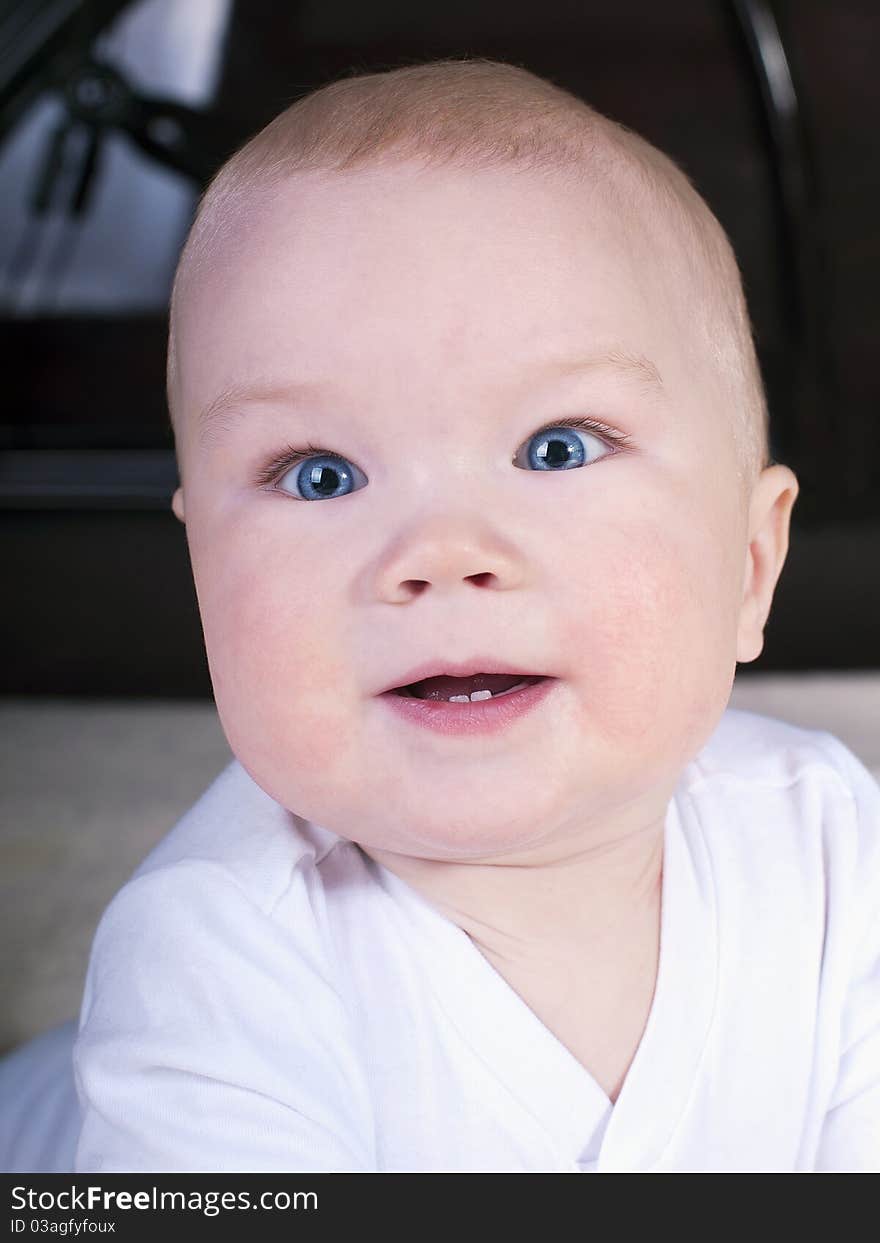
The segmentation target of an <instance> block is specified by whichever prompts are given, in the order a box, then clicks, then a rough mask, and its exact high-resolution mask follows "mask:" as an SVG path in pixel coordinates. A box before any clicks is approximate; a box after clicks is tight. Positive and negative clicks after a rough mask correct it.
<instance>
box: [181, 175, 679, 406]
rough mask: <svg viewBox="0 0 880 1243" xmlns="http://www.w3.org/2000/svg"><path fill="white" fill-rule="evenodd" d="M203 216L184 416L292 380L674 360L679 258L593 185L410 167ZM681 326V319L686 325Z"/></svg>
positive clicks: (410, 378)
mask: <svg viewBox="0 0 880 1243" xmlns="http://www.w3.org/2000/svg"><path fill="white" fill-rule="evenodd" d="M223 212H224V215H223V219H222V221H219V222H216V221H215V222H212V221H210V220H209V221H207V222H205V224H204V230H205V234H206V236H207V237H208V238H209V239H210V238H211V237H213V238H214V239H215V240H214V241H209V243H208V244H207V246H205V247H203V252H202V257H201V259H200V260H199V261H198V263H197V264H195V265H194V272H193V274H192V275H191V276H190V278H189V280H188V281H187V284H186V292H185V295H184V298H183V300H182V308H181V313H180V316H179V341H178V347H179V351H180V354H181V356H182V358H183V360H184V378H185V385H186V393H185V404H186V406H187V407H188V408H189V407H192V406H198V407H199V408H202V407H203V406H204V404H205V403H206V402H209V401H210V400H211V399H212V398H213V397H215V396H216V394H217V393H218V392H220V391H222V390H223V389H225V388H228V387H230V386H234V385H236V384H239V383H242V382H245V381H247V380H248V378H250V377H263V376H267V375H270V374H271V375H278V374H279V371H283V372H284V373H286V374H287V375H289V376H290V378H291V382H293V381H294V379H296V380H297V381H299V382H300V383H302V384H308V383H310V382H320V381H322V380H325V379H327V378H329V377H333V378H334V380H335V381H337V382H344V379H345V377H346V376H349V375H354V376H357V377H358V378H359V379H362V378H364V377H373V378H374V379H375V380H376V382H378V383H390V382H391V381H392V380H394V379H395V378H396V379H397V380H399V381H402V382H404V381H405V382H406V383H415V384H419V383H422V382H424V383H425V384H428V385H429V384H430V383H431V381H432V378H433V380H434V382H435V383H436V382H437V380H438V376H439V375H440V374H443V375H444V376H448V375H449V374H451V373H457V374H460V375H462V376H466V377H467V382H468V383H469V384H472V383H477V384H478V385H479V384H480V383H485V384H487V385H496V384H497V383H498V382H499V380H505V381H508V382H509V381H510V380H511V379H512V377H514V376H515V375H516V373H517V369H518V368H519V366H520V364H521V363H523V364H524V363H526V362H528V360H529V359H535V360H538V359H540V358H542V357H547V358H549V357H551V356H553V355H559V356H560V357H561V356H566V357H569V356H575V355H576V354H578V353H580V354H584V353H595V352H596V351H597V350H601V349H602V348H603V347H609V346H614V347H617V348H620V349H622V350H623V351H624V352H625V353H628V354H630V355H631V356H633V357H646V358H648V359H650V360H652V362H653V363H654V365H655V366H656V367H657V368H659V370H660V372H661V373H662V374H663V375H664V377H665V376H666V374H667V373H668V372H669V371H670V368H672V369H674V368H675V366H676V358H675V354H676V351H675V349H674V348H673V347H674V344H675V342H676V340H677V339H680V337H681V335H682V334H681V332H679V333H678V334H676V333H675V332H674V331H670V329H671V324H672V318H673V317H674V316H675V315H676V313H677V305H676V302H677V299H676V297H675V296H673V295H674V281H673V280H671V279H670V274H671V273H672V271H673V266H674V265H673V264H672V262H671V256H670V253H669V249H670V248H667V251H666V252H664V253H663V254H662V255H661V257H660V259H659V261H658V257H657V247H656V240H654V242H653V244H650V243H649V239H648V238H647V234H646V235H645V236H644V237H643V236H641V235H639V234H634V232H633V230H632V229H631V228H630V227H627V226H626V225H625V224H624V223H623V222H622V221H621V219H620V218H619V216H617V215H616V214H615V212H614V211H613V210H611V209H610V207H609V205H608V204H607V203H606V202H605V200H604V199H603V196H602V194H601V193H600V192H599V191H598V190H597V188H596V187H595V186H593V185H590V184H588V183H587V182H585V181H583V180H582V181H581V182H580V183H575V182H574V181H573V180H572V178H570V177H564V176H561V175H560V176H556V175H552V176H551V175H548V174H546V173H542V174H540V175H538V174H534V173H523V172H520V171H517V170H511V169H503V170H492V171H488V170H481V171H479V172H473V171H463V170H449V169H444V170H438V169H429V170H425V169H423V168H413V167H409V166H403V167H401V166H396V167H394V168H391V169H371V170H364V171H359V172H357V173H351V174H345V175H339V174H326V173H323V174H317V173H309V174H302V175H298V176H296V177H295V178H292V179H290V180H289V181H288V182H286V183H284V184H283V185H282V186H280V187H276V188H274V189H272V190H271V191H266V192H260V193H245V194H244V195H243V196H241V197H240V198H239V199H238V201H236V202H233V203H228V204H227V205H226V206H225V208H224V209H223ZM218 223H219V224H221V225H222V228H221V229H219V230H218V229H217V227H216V226H217V224H218ZM682 327H683V325H682Z"/></svg>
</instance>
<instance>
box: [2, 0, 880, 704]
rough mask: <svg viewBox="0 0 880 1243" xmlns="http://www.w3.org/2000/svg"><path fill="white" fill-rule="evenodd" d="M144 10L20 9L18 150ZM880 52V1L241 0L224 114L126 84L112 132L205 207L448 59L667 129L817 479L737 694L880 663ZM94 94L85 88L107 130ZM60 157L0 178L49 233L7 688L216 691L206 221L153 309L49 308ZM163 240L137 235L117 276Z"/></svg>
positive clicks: (7, 124) (9, 268)
mask: <svg viewBox="0 0 880 1243" xmlns="http://www.w3.org/2000/svg"><path fill="white" fill-rule="evenodd" d="M220 2H221V3H222V0H220ZM180 3H185V0H180ZM137 7H138V6H137V5H134V6H131V5H127V6H126V5H123V4H119V3H117V4H112V3H109V4H107V3H104V4H100V3H99V4H82V3H80V4H75V3H67V4H63V3H54V4H52V3H43V4H39V3H35V4H28V3H17V4H15V5H2V4H0V36H3V38H2V39H0V138H2V140H3V141H4V142H6V143H11V142H12V141H13V140H14V139H15V136H16V134H18V135H19V136H21V134H22V132H23V131H22V127H23V126H25V125H26V124H27V121H28V116H29V115H31V114H32V112H33V110H34V109H35V108H37V107H39V106H40V101H41V100H44V99H45V97H47V96H52V97H53V98H54V99H55V100H57V101H59V102H60V101H62V100H65V99H69V98H70V90H71V83H72V82H79V83H82V81H83V75H86V76H87V75H88V73H89V72H93V71H92V70H90V68H89V58H90V57H91V58H92V60H94V59H95V58H96V56H97V59H99V60H101V59H102V56H101V55H97V53H96V48H100V46H101V42H100V41H101V40H102V39H105V40H106V39H107V38H108V37H109V36H112V34H113V31H114V29H115V24H116V25H118V24H119V23H120V22H122V21H123V20H124V19H125V17H126V11H127V10H131V9H132V8H135V9H136V8H137ZM166 8H167V5H166ZM878 44H880V9H878V6H877V5H876V3H873V2H872V3H869V2H868V0H863V2H861V3H859V2H857V0H839V2H836V3H834V4H830V3H827V2H824V0H798V2H797V3H794V2H792V3H782V2H777V3H772V4H771V3H764V2H762V3H757V2H752V0H748V2H746V0H743V2H742V3H728V2H717V3H716V2H710V0H677V2H672V3H667V4H656V3H651V2H648V0H616V2H615V3H613V4H612V3H591V2H590V0H580V2H575V0H571V2H563V0H542V3H540V4H537V3H531V4H512V3H510V2H507V3H504V2H503V0H477V2H471V3H465V2H464V0H456V2H449V0H447V2H446V3H444V4H442V5H441V4H430V3H426V2H425V0H420V3H419V4H418V5H414V4H412V3H407V2H405V0H371V3H369V4H363V3H359V2H357V0H315V2H313V3H287V4H285V3H278V2H273V3H269V2H267V0H247V2H241V0H239V2H238V3H233V4H231V6H230V7H229V13H228V20H227V22H226V24H225V26H224V32H223V40H222V55H221V60H220V69H219V76H218V79H217V83H216V87H215V88H214V90H213V92H212V97H211V99H210V100H209V101H208V103H207V104H203V105H202V106H200V107H198V108H195V107H186V106H184V105H183V104H181V103H180V101H179V100H177V101H175V100H174V98H173V97H172V96H171V95H169V94H168V93H166V95H165V96H164V97H161V98H160V97H158V96H157V95H156V92H155V91H153V92H152V93H151V92H149V91H145V90H144V89H143V87H142V86H139V84H138V83H137V82H133V81H131V80H127V82H126V86H127V87H128V89H130V90H131V91H132V92H134V98H133V100H132V99H129V100H128V102H127V103H125V96H124V90H122V88H119V90H120V91H122V94H120V93H119V91H117V94H116V96H115V97H113V92H112V91H108V92H105V94H106V95H109V96H110V97H111V98H110V99H109V104H108V101H107V99H106V98H105V100H104V105H105V106H104V111H103V112H101V113H100V115H98V113H96V112H94V111H93V112H92V113H91V114H90V115H91V116H92V122H93V124H92V130H93V131H94V132H97V133H98V134H99V136H100V137H101V138H102V139H105V138H106V136H107V134H108V133H112V134H113V135H115V137H116V140H117V141H122V142H124V143H127V144H128V146H129V148H130V151H131V153H133V156H134V157H135V158H136V159H137V160H140V161H142V162H143V164H144V165H145V167H146V166H161V167H162V168H163V169H164V170H165V173H166V174H167V175H168V176H169V177H173V178H176V179H177V181H178V182H179V183H180V184H181V185H183V186H186V187H188V188H189V190H188V192H189V193H190V194H191V197H192V201H193V204H194V200H195V195H196V193H197V192H198V190H199V189H200V187H201V186H202V185H204V183H205V182H206V180H207V179H208V177H209V176H210V174H211V173H212V172H213V171H214V170H215V169H216V168H217V167H219V165H220V163H222V161H223V160H224V159H225V158H226V156H228V155H229V154H231V152H232V151H233V150H235V149H236V148H237V147H238V146H240V145H241V144H242V143H243V142H244V141H246V139H247V138H249V137H250V136H251V135H252V134H253V133H254V132H255V131H256V130H257V129H259V128H260V127H261V126H262V125H264V124H265V123H266V122H267V121H268V120H270V119H271V118H272V117H273V116H274V115H275V114H276V113H277V112H278V111H280V110H281V109H282V108H283V107H285V106H286V105H287V104H289V103H291V102H293V100H295V99H296V98H298V97H300V96H301V95H303V94H305V93H306V92H308V91H310V90H312V89H314V88H315V87H317V86H320V85H322V84H323V83H325V82H326V81H328V80H330V79H331V78H334V77H337V76H340V75H342V74H345V73H347V72H349V71H353V70H373V69H392V68H396V67H398V66H400V65H403V64H408V63H412V62H413V61H422V60H428V59H434V58H436V57H441V56H459V55H481V56H488V57H492V58H495V59H501V60H508V61H512V62H513V63H516V64H520V65H522V66H524V67H526V68H528V69H531V70H533V71H534V72H536V73H538V74H540V75H542V76H544V77H547V78H549V79H551V80H552V81H554V82H556V83H558V84H559V85H560V86H563V87H565V88H567V89H569V90H571V91H573V92H575V93H576V94H578V95H580V96H581V97H582V98H584V99H586V100H587V101H588V102H589V103H591V104H592V105H594V106H595V107H597V108H598V109H599V110H600V111H602V112H604V113H606V114H607V115H609V116H611V117H613V118H614V119H616V120H618V121H621V122H623V123H624V124H626V125H628V126H630V127H632V128H634V129H635V130H637V131H638V132H639V133H641V134H643V135H644V136H645V137H646V138H648V139H649V140H650V141H651V142H653V143H654V144H656V145H657V146H659V147H660V148H661V149H662V150H664V151H666V152H667V153H668V154H669V155H671V156H672V157H673V158H674V159H675V160H677V161H678V163H679V164H680V165H681V166H682V167H683V168H684V170H685V171H686V172H687V173H688V175H689V176H690V177H691V178H692V180H693V181H694V182H695V184H696V186H697V188H698V189H699V190H700V192H701V193H702V194H703V196H704V197H705V198H706V199H707V201H708V202H709V204H710V206H711V207H712V208H713V210H714V211H715V213H716V215H717V216H718V218H719V219H720V221H721V223H722V224H723V226H724V227H725V229H726V230H727V232H728V235H729V236H730V238H731V241H732V243H733V246H734V249H735V251H736V253H737V256H738V259H739V262H740V266H741V268H742V270H743V274H744V281H745V287H746V293H747V297H748V300H749V305H750V309H751V313H752V317H753V321H754V325H755V332H756V340H757V346H758V352H759V357H760V360H761V365H762V370H763V373H764V378H765V382H766V385H767V390H768V397H769V402H770V411H771V426H772V452H773V456H774V458H775V459H776V460H777V461H782V462H784V463H786V464H787V465H789V466H790V467H791V468H792V469H793V470H794V471H795V473H796V474H797V475H798V477H799V479H800V481H801V494H800V497H799V499H798V501H797V504H796V506H795V512H794V518H793V529H792V542H791V549H790V552H789V557H788V561H787V563H786V566H785V569H784V570H783V573H782V577H781V580H780V583H779V586H778V588H777V594H776V600H775V604H774V609H773V613H772V614H771V618H770V622H769V623H768V627H767V632H766V644H765V649H764V652H763V654H762V655H761V657H760V658H759V659H758V660H757V661H755V662H753V663H752V664H750V665H743V666H740V671H739V674H738V676H746V677H747V676H749V675H751V674H752V673H757V672H761V671H769V670H810V669H817V670H821V669H826V670H832V669H869V668H875V667H877V665H878V645H877V636H878V634H880V575H878V565H880V467H878V463H880V430H878V428H880V423H878V418H877V411H878V388H880V379H878V368H877V366H876V361H875V356H876V352H877V348H878V341H880V311H878V299H877V294H876V290H877V288H878V282H880V244H878V223H877V222H878V195H877V189H878V181H880V174H878V167H880V165H878V154H880V140H878V137H877V126H876V124H875V123H874V120H873V118H876V117H877V116H878V115H880V82H878V76H880V75H878V62H877V48H878ZM109 46H110V52H107V51H105V52H104V53H102V55H103V59H104V61H105V62H106V63H108V64H110V65H111V66H112V65H113V60H112V57H111V54H110V53H111V52H112V40H111V44H110V45H109ZM135 50H136V49H135ZM4 57H5V59H4ZM117 67H118V65H117ZM105 86H106V82H105ZM65 91H66V92H67V95H65ZM150 94H152V96H153V98H152V101H149V100H148V101H147V105H148V106H147V105H144V104H143V96H145V95H150ZM87 96H88V92H87V91H86V92H80V94H78V95H77V96H76V98H77V99H79V100H80V105H79V106H80V112H79V113H77V114H76V115H77V117H78V118H79V122H80V126H81V132H82V133H85V134H88V133H89V132H92V130H90V129H89V125H88V124H87V123H86V122H84V121H83V119H82V118H83V115H85V112H84V110H85V104H83V103H82V98H83V97H87ZM120 100H122V103H125V106H122V104H121V103H120ZM114 107H115V112H114V111H113V109H114ZM157 118H159V119H160V121H161V120H164V121H165V127H164V130H163V128H162V125H161V124H159V125H158V126H156V125H155V121H156V119H157ZM157 135H158V138H157ZM46 142H47V139H46V138H45V137H43V136H40V140H39V142H37V141H36V140H35V141H34V144H33V145H34V150H33V160H32V168H33V172H32V174H29V175H28V177H27V178H26V179H25V180H26V183H27V184H24V182H23V181H22V179H21V178H19V177H18V176H15V177H13V176H12V174H11V173H10V172H9V171H8V170H7V173H6V175H5V177H4V181H3V184H2V186H0V188H2V191H3V195H2V196H0V197H6V198H8V199H9V200H10V201H11V200H12V199H13V198H16V196H17V199H18V200H20V202H21V203H22V204H25V205H26V207H27V211H28V212H29V213H30V216H32V217H33V220H32V221H30V222H29V226H28V227H29V230H30V231H28V229H20V230H17V231H15V236H14V237H12V240H11V241H10V237H11V234H12V232H13V231H12V230H11V228H10V229H9V230H8V235H7V242H6V250H5V252H4V256H3V259H2V261H3V263H5V265H6V269H5V270H6V274H7V276H10V274H12V276H14V277H15V281H16V282H17V284H16V283H15V282H12V280H11V276H10V280H9V281H7V285H6V286H5V287H4V297H3V303H2V306H0V333H2V337H0V339H2V342H3V347H4V361H5V366H4V377H5V385H4V389H5V400H4V402H3V405H2V414H0V506H2V509H3V512H2V514H0V522H2V532H3V539H2V561H0V573H2V579H3V583H4V585H5V588H6V590H5V593H4V594H5V606H4V609H3V613H2V616H3V622H2V625H3V627H4V630H5V634H4V635H3V638H4V650H5V651H6V652H7V654H8V659H7V661H6V662H4V666H3V670H2V683H0V693H5V694H15V695H19V694H40V695H44V694H48V695H56V694H58V695H88V696H116V695H137V696H161V697H193V696H195V697H202V696H204V697H209V696H210V695H211V688H210V681H209V678H208V672H207V665H206V661H205V656H204V650H203V644H202V635H201V627H200V623H199V618H198V611H197V607H196V600H195V592H194V588H193V584H192V578H191V573H190V567H189V559H188V553H187V547H186V537H185V530H184V528H183V526H182V525H181V524H180V523H178V522H177V520H176V519H175V518H174V517H173V515H172V514H171V511H170V508H169V505H170V498H171V494H172V492H173V490H174V487H175V486H176V482H177V477H176V468H175V464H174V458H173V440H172V437H171V432H170V428H169V424H168V415H167V408H166V404H165V388H164V368H165V343H166V333H167V309H166V300H167V294H168V293H170V286H171V279H172V276H173V269H174V260H175V258H176V254H177V252H178V251H179V247H180V245H181V244H182V242H183V240H184V236H185V231H186V225H187V224H188V219H184V220H182V222H181V223H180V224H179V225H178V227H177V228H176V232H174V233H173V236H171V237H170V240H169V243H168V254H167V256H166V262H165V264H164V266H163V267H162V269H161V272H159V274H158V276H157V275H156V274H155V273H154V278H155V279H154V292H153V293H152V294H151V295H150V296H151V297H152V304H150V303H149V299H147V304H146V305H144V306H142V307H140V308H139V309H135V310H132V309H131V305H130V302H129V305H128V307H127V308H126V307H125V306H123V307H122V309H116V310H112V309H111V310H108V309H107V306H106V300H105V303H104V304H103V305H101V299H100V298H96V299H95V302H96V305H90V303H89V299H88V297H85V298H82V299H80V302H79V304H78V305H77V306H76V307H74V308H72V309H71V308H70V307H69V308H68V309H65V308H64V305H63V299H62V298H60V296H59V297H58V298H56V299H55V301H54V303H53V300H52V298H51V297H46V296H45V295H46V290H47V289H49V292H50V293H51V288H50V286H51V273H50V277H49V278H47V281H46V282H44V288H43V305H42V307H41V306H40V305H39V303H38V300H37V302H35V301H34V299H32V300H31V305H30V307H28V306H26V305H23V304H22V302H21V299H20V297H18V298H17V295H16V294H15V292H14V291H15V289H18V290H19V291H20V290H21V289H22V288H23V284H22V282H23V280H24V279H25V277H26V275H27V271H28V263H29V262H31V252H33V253H36V251H35V249H34V248H35V247H36V245H37V242H36V241H35V240H34V239H35V238H36V239H39V230H40V229H43V228H45V227H48V225H47V221H48V219H49V214H50V213H47V212H43V213H42V215H41V213H40V211H39V210H38V207H39V204H38V199H39V191H40V174H41V172H42V171H44V169H45V164H46V160H47V158H48V157H47V146H46ZM0 156H2V148H0ZM2 168H3V166H2V165H0V175H2ZM102 176H104V174H103V173H102V167H101V161H100V160H97V162H96V168H95V172H94V175H93V177H92V179H91V181H89V179H88V178H86V179H85V182H86V199H87V201H86V202H85V203H84V204H81V209H80V211H79V213H78V215H76V213H73V215H76V219H77V221H78V222H79V223H78V224H77V225H76V227H77V228H86V227H88V223H89V216H90V213H92V214H94V212H95V211H96V210H97V205H100V196H101V194H102V192H103V184H102ZM74 180H75V178H74ZM74 195H75V190H74ZM22 210H25V208H24V207H22ZM53 210H54V211H55V212H56V213H57V212H58V211H59V210H61V209H60V208H58V207H57V206H56V207H55V208H54V209H53ZM30 224H32V225H33V228H32V229H31V228H30ZM143 237H144V234H143V229H142V228H135V227H132V229H131V231H130V233H129V234H126V232H125V219H121V220H117V221H116V232H115V233H114V242H113V245H114V246H115V247H117V248H118V250H117V253H118V255H119V259H118V266H121V265H122V262H123V259H124V258H125V257H126V256H131V255H133V254H135V252H136V251H137V248H138V247H139V246H142V245H143V244H144V242H143ZM70 245H71V246H73V245H74V242H73V241H71V243H70ZM28 247H30V248H31V249H30V251H29V250H28ZM62 251H63V247H62ZM65 260H66V256H65V255H64V254H63V253H62V254H61V258H60V260H59V275H58V281H59V289H60V288H61V285H60V282H61V281H62V279H63V277H64V261H65ZM110 265H111V269H112V256H111V264H110ZM156 288H158V291H159V292H158V294H157V293H156V292H155V289H156ZM131 292H132V291H131V290H130V289H129V290H128V293H129V294H130V293H131ZM160 295H161V296H160ZM135 301H136V300H135Z"/></svg>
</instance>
